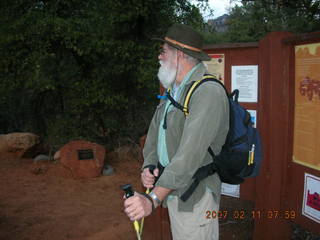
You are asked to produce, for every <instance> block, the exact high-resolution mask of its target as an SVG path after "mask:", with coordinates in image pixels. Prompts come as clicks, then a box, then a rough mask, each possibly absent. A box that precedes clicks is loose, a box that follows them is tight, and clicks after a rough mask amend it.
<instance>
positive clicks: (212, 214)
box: [205, 210, 296, 219]
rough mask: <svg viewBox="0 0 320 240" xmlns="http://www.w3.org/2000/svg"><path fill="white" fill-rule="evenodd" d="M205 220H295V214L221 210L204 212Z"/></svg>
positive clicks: (275, 211) (288, 212)
mask: <svg viewBox="0 0 320 240" xmlns="http://www.w3.org/2000/svg"><path fill="white" fill-rule="evenodd" d="M205 217H206V218H207V219H214V218H222V219H226V218H233V219H246V218H253V219H260V218H268V219H294V218H296V212H295V211H294V210H284V211H280V210H267V211H260V210H252V211H245V210H233V211H227V210H221V211H206V216H205Z"/></svg>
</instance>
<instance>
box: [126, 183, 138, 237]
mask: <svg viewBox="0 0 320 240" xmlns="http://www.w3.org/2000/svg"><path fill="white" fill-rule="evenodd" d="M122 189H123V191H124V192H125V197H126V198H129V197H132V196H133V195H134V193H133V190H132V187H131V184H125V185H122ZM133 227H134V230H135V231H136V234H137V239H138V240H141V237H140V231H139V228H140V227H139V223H138V221H137V220H135V221H134V222H133Z"/></svg>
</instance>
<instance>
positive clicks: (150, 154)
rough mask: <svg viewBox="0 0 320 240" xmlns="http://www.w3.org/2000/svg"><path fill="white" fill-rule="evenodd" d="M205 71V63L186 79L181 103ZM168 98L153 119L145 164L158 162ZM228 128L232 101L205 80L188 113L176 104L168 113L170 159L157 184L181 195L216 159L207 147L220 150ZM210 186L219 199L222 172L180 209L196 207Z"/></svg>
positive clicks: (203, 182) (179, 204)
mask: <svg viewBox="0 0 320 240" xmlns="http://www.w3.org/2000/svg"><path fill="white" fill-rule="evenodd" d="M205 73H206V68H205V66H204V65H203V64H201V66H199V67H198V68H197V69H196V70H195V71H194V73H193V74H192V75H191V77H190V78H189V80H188V82H187V83H186V85H185V88H184V89H183V91H182V94H181V97H180V99H179V103H180V104H183V101H184V99H185V95H186V93H187V89H189V87H190V85H191V84H192V82H193V81H196V80H199V79H202V77H203V75H204V74H205ZM166 101H167V100H161V101H160V104H159V105H158V106H157V109H156V111H155V114H154V116H153V119H152V121H151V124H150V127H149V131H148V135H147V139H146V143H145V146H144V149H143V156H144V164H143V167H145V166H147V165H150V164H153V165H157V163H158V155H157V141H158V128H159V123H160V121H161V119H162V118H163V114H164V108H165V102H166ZM168 101H169V100H168ZM228 129H229V103H228V99H227V97H226V94H225V91H224V89H223V88H222V87H221V86H220V85H219V84H218V83H215V82H210V81H209V82H206V83H203V84H201V85H200V86H199V87H198V88H197V89H196V90H195V92H194V93H193V95H192V97H191V99H190V103H189V115H188V116H187V117H185V115H184V113H183V112H182V111H181V110H179V109H176V108H174V109H173V110H172V111H169V112H168V114H167V130H166V145H167V151H168V156H169V161H170V163H169V165H168V166H166V167H165V169H164V171H163V173H162V175H161V177H160V178H159V180H158V182H157V183H156V186H161V187H164V188H169V189H174V191H172V193H171V195H176V196H179V197H180V196H181V195H182V194H183V193H184V192H185V191H186V190H187V189H188V187H189V186H190V184H191V183H192V182H193V179H192V176H193V175H194V173H195V172H196V171H197V169H198V168H200V167H201V166H204V165H207V164H209V163H211V162H212V157H211V156H210V154H209V153H208V151H207V150H208V147H209V146H211V148H212V150H213V152H214V153H215V154H219V152H220V150H221V147H222V146H223V144H224V142H225V139H226V135H227V133H228ZM207 188H209V189H210V190H211V191H212V192H213V195H214V197H215V198H216V201H217V202H219V201H220V191H221V181H220V178H219V176H218V175H217V174H214V175H212V176H209V177H207V178H206V179H205V180H203V181H202V182H200V184H199V185H198V187H197V188H196V190H195V191H194V193H193V194H192V195H191V196H190V198H189V199H188V200H187V201H186V202H183V201H182V200H181V199H180V201H179V203H178V209H179V211H193V206H194V205H195V204H196V203H197V202H198V201H199V200H200V199H201V197H202V196H203V194H204V193H205V191H206V190H207ZM164 206H166V203H164ZM208 210H210V209H208Z"/></svg>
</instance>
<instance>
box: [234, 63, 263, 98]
mask: <svg viewBox="0 0 320 240" xmlns="http://www.w3.org/2000/svg"><path fill="white" fill-rule="evenodd" d="M231 88H232V91H233V90H235V89H239V102H258V66H257V65H246V66H232V67H231Z"/></svg>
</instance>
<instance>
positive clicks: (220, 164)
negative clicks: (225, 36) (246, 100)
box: [167, 74, 262, 201]
mask: <svg viewBox="0 0 320 240" xmlns="http://www.w3.org/2000/svg"><path fill="white" fill-rule="evenodd" d="M207 81H213V82H216V83H219V84H220V85H221V86H222V87H223V88H224V90H225V92H226V95H227V97H228V100H229V109H230V110H229V112H230V116H229V119H230V121H229V131H228V134H227V137H226V142H225V144H224V145H223V147H222V149H221V152H220V153H219V155H215V154H214V153H213V151H212V149H211V147H209V149H208V152H209V153H210V155H211V156H212V159H213V162H212V163H210V164H208V165H206V166H203V167H201V168H199V169H198V170H197V171H196V173H195V174H194V175H193V179H194V182H193V183H192V184H191V185H190V187H189V188H188V190H187V191H186V192H185V193H184V194H183V195H182V196H181V199H182V200H183V201H186V200H187V199H188V198H189V197H190V196H191V194H192V193H193V191H194V190H195V188H196V187H197V186H198V184H199V182H200V181H201V180H203V179H205V178H206V177H207V176H210V175H212V174H214V173H216V172H217V173H218V175H219V177H220V179H221V181H222V182H224V183H228V184H240V183H242V182H243V181H244V180H245V178H249V177H256V176H257V175H258V174H259V170H260V166H261V162H262V142H261V139H260V135H259V132H258V131H257V129H256V128H254V127H253V122H252V121H251V116H250V113H249V112H248V111H247V110H246V109H245V108H243V107H242V106H241V105H240V104H239V103H238V97H239V90H238V89H236V90H234V91H233V92H232V93H231V94H228V91H227V89H226V88H225V86H224V85H223V84H222V83H221V82H220V81H219V80H217V79H215V78H214V77H213V76H212V75H209V74H205V75H204V76H203V78H202V79H200V80H198V81H195V82H193V83H192V85H191V87H190V88H189V89H188V91H187V94H186V97H185V99H184V103H183V106H182V105H180V104H179V103H178V102H176V101H175V100H174V99H173V98H172V97H171V96H170V92H169V91H170V90H169V91H168V92H167V98H168V99H169V100H170V101H171V103H172V104H173V105H174V106H175V107H177V108H178V109H180V110H181V111H183V113H184V114H185V116H188V114H189V111H188V105H189V102H190V99H191V97H192V94H193V93H194V91H195V90H196V89H197V88H198V87H199V86H200V85H201V84H203V83H205V82H207Z"/></svg>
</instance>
